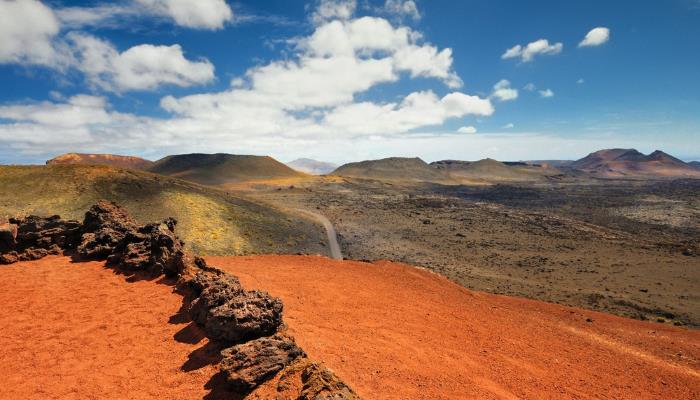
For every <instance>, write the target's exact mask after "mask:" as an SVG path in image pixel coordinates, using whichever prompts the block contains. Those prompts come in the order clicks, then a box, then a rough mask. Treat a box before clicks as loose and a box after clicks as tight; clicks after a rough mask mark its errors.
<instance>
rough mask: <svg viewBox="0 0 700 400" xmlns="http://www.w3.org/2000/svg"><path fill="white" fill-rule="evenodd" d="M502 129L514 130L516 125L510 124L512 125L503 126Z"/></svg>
mask: <svg viewBox="0 0 700 400" xmlns="http://www.w3.org/2000/svg"><path fill="white" fill-rule="evenodd" d="M501 128H502V129H513V128H515V125H514V124H513V123H512V122H510V123H507V124H505V125H503V126H502V127H501Z"/></svg>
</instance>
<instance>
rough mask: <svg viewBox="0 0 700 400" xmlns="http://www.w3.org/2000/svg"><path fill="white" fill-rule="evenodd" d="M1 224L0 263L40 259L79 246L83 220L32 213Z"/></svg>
mask: <svg viewBox="0 0 700 400" xmlns="http://www.w3.org/2000/svg"><path fill="white" fill-rule="evenodd" d="M9 222H10V223H9V224H3V225H2V226H1V227H0V253H1V255H0V263H2V264H11V263H14V262H17V261H30V260H38V259H40V258H43V257H46V256H47V255H49V254H61V253H62V252H63V250H69V249H72V248H74V247H75V246H76V244H77V242H78V238H79V237H80V223H79V222H78V221H66V220H63V219H61V217H59V216H58V215H54V216H52V217H48V218H42V217H37V216H35V215H30V216H28V217H25V218H10V221H9Z"/></svg>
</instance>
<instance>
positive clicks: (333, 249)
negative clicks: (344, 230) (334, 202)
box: [297, 209, 343, 260]
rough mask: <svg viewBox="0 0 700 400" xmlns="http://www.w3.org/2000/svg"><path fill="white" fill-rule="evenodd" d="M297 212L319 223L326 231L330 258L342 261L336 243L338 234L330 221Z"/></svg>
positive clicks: (323, 217) (311, 213) (315, 214)
mask: <svg viewBox="0 0 700 400" xmlns="http://www.w3.org/2000/svg"><path fill="white" fill-rule="evenodd" d="M297 211H298V212H300V213H302V214H305V215H308V216H310V217H312V218H314V219H316V220H318V222H320V223H321V224H322V225H323V228H324V229H325V230H326V235H328V246H329V250H330V257H331V258H332V259H334V260H342V259H343V254H342V253H341V251H340V244H339V243H338V234H337V233H336V232H335V228H334V227H333V224H332V223H331V221H329V220H328V218H326V217H325V216H323V215H321V214H319V213H315V212H313V211H309V210H303V209H297Z"/></svg>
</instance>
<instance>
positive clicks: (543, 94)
mask: <svg viewBox="0 0 700 400" xmlns="http://www.w3.org/2000/svg"><path fill="white" fill-rule="evenodd" d="M539 93H540V97H542V98H549V97H554V92H553V91H552V90H551V89H545V90H540V91H539Z"/></svg>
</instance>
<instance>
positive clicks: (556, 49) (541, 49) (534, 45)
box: [501, 39, 564, 62]
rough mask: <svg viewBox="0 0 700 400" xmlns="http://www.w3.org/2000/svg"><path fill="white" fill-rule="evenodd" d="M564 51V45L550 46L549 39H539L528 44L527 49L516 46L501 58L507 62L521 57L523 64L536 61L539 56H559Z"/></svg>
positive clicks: (555, 44) (554, 44)
mask: <svg viewBox="0 0 700 400" xmlns="http://www.w3.org/2000/svg"><path fill="white" fill-rule="evenodd" d="M563 49H564V45H563V44H562V43H553V44H550V43H549V41H548V40H547V39H539V40H536V41H534V42H531V43H528V44H527V45H526V46H525V47H523V46H521V45H519V44H518V45H515V46H513V47H511V48H510V49H508V50H506V51H505V53H503V55H502V56H501V58H502V59H504V60H505V59H509V58H518V57H520V58H521V60H522V62H530V61H532V60H534V59H535V56H537V55H553V54H559V53H561V51H562V50H563Z"/></svg>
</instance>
